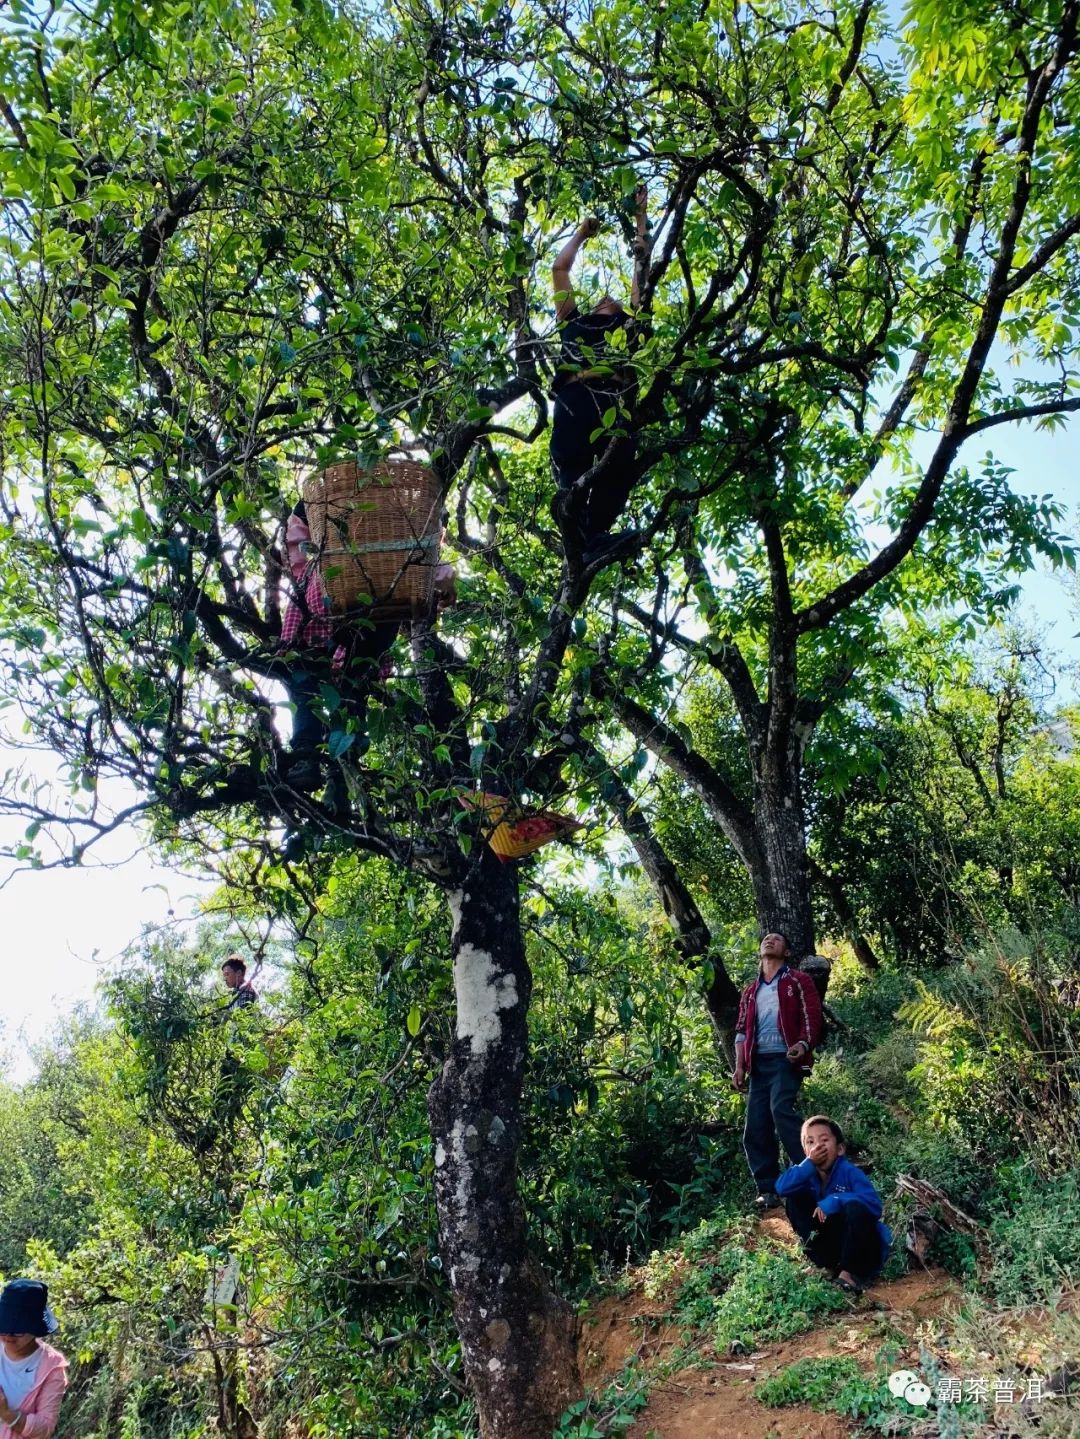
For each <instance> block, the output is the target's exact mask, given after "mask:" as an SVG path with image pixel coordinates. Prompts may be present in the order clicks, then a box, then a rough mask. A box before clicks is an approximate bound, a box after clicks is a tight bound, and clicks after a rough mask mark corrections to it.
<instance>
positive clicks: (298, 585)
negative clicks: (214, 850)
mask: <svg viewBox="0 0 1080 1439" xmlns="http://www.w3.org/2000/svg"><path fill="white" fill-rule="evenodd" d="M285 546H286V550H287V553H288V562H289V572H290V575H291V581H290V596H289V603H288V606H287V608H286V610H285V617H284V619H283V621H282V625H281V640H280V644H279V648H280V649H281V650H282V651H285V652H295V654H296V660H295V662H294V663H291V664H290V665H289V668H288V672H287V674H286V678H285V687H286V689H287V691H288V694H289V701H290V703H291V704H292V706H293V731H292V746H291V758H290V764H289V768H288V779H289V783H290V784H291V785H292V787H293V788H294V789H300V790H314V789H317V788H318V785H319V781H320V778H321V774H320V766H319V755H318V751H319V748H320V746H322V745H324V744H325V743H326V740H327V736H328V734H329V716H328V714H327V712H326V704H325V701H324V694H323V686H324V685H327V686H330V688H331V689H332V690H335V692H336V686H335V685H334V684H332V683H331V681H336V682H337V685H340V686H341V689H342V695H341V702H342V704H343V706H344V707H345V708H346V709H347V711H348V713H349V714H350V715H351V717H352V718H353V720H354V721H355V723H356V724H357V726H358V728H359V729H360V730H363V726H364V717H365V714H366V712H367V702H368V694H369V692H370V689H371V683H372V681H373V679H374V678H375V677H376V675H377V673H379V669H380V668H381V663H380V662H381V661H382V657H383V656H384V655H385V654H386V652H387V650H388V649H389V648H390V646H391V645H392V644H393V643H394V640H395V639H396V638H397V634H398V630H399V628H400V623H399V621H398V620H384V621H382V622H381V623H379V622H375V621H372V620H369V619H365V618H363V617H362V616H350V617H349V619H348V621H347V622H343V620H342V619H341V618H336V617H335V616H334V615H332V614H331V611H330V602H329V599H328V597H327V594H326V590H325V587H324V585H323V580H322V575H321V573H320V570H319V563H318V557H317V556H316V555H314V554H313V553H312V547H311V531H310V529H309V528H308V521H307V510H306V508H305V506H304V502H303V500H298V501H297V502H296V504H295V505H294V506H293V508H292V512H291V513H290V515H289V518H288V521H287V523H286V527H285ZM331 699H332V696H331ZM360 747H361V749H362V748H363V747H364V745H363V738H361V746H360Z"/></svg>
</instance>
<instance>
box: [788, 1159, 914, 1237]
mask: <svg viewBox="0 0 1080 1439" xmlns="http://www.w3.org/2000/svg"><path fill="white" fill-rule="evenodd" d="M776 1192H777V1194H779V1195H781V1196H783V1195H785V1194H809V1195H811V1196H812V1197H813V1199H814V1201H815V1203H816V1204H817V1207H818V1208H819V1209H820V1210H821V1212H822V1214H824V1215H826V1216H831V1215H833V1214H838V1213H839V1211H840V1209H841V1207H842V1206H843V1205H845V1204H861V1205H862V1206H863V1208H864V1209H869V1211H870V1213H871V1214H872V1215H873V1216H874V1218H875V1219H876V1220H877V1228H878V1238H879V1239H880V1240H881V1262H882V1264H884V1263H885V1260H886V1258H887V1257H888V1253H889V1248H890V1246H891V1244H892V1230H891V1229H890V1228H889V1226H888V1225H887V1224H886V1223H885V1221H884V1220H883V1219H882V1217H881V1215H882V1212H883V1207H882V1203H881V1195H880V1194H879V1193H878V1192H877V1190H876V1189H875V1188H874V1186H873V1185H872V1184H871V1183H870V1180H869V1179H868V1178H867V1177H866V1175H865V1174H864V1173H863V1172H862V1170H861V1169H860V1168H859V1167H858V1165H856V1164H852V1162H851V1160H850V1159H846V1158H845V1157H844V1155H842V1154H841V1155H840V1156H839V1157H838V1158H837V1161H836V1163H835V1164H834V1165H833V1167H832V1169H831V1170H830V1171H829V1177H828V1179H826V1180H822V1178H821V1175H820V1174H819V1173H818V1172H817V1169H816V1168H815V1167H814V1162H813V1160H812V1159H804V1160H803V1162H802V1163H801V1164H793V1165H792V1166H791V1168H790V1169H785V1170H784V1172H783V1174H781V1176H780V1178H779V1179H778V1180H777V1181H776Z"/></svg>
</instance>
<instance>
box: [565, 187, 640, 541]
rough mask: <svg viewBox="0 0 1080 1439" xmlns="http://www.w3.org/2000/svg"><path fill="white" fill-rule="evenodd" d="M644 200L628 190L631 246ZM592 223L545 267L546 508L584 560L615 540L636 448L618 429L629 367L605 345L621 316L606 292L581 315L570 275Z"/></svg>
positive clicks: (630, 383) (634, 298)
mask: <svg viewBox="0 0 1080 1439" xmlns="http://www.w3.org/2000/svg"><path fill="white" fill-rule="evenodd" d="M647 201H648V192H647V191H646V189H645V186H644V185H639V186H638V188H637V190H636V191H635V194H634V203H635V210H636V229H637V243H636V248H638V247H641V246H643V245H644V244H646V243H647V229H648V220H647V215H646V207H647ZM599 229H600V221H599V220H598V219H597V218H596V217H595V216H591V217H590V218H589V219H587V220H583V221H582V223H581V224H580V225H579V226H578V228H577V229H576V230H575V231H574V234H573V235H572V236H571V238H570V239H569V240H568V241H567V243H566V244H565V245H564V246H563V248H562V250H560V252H559V254H558V256H557V257H556V260H555V264H554V265H553V266H552V271H551V279H552V285H553V287H554V292H555V319H556V321H557V323H558V326H559V340H560V356H559V365H558V369H557V371H556V375H555V384H554V399H555V406H554V412H553V414H552V422H551V462H552V465H553V467H554V470H555V478H556V483H557V485H558V492H557V494H556V496H555V501H554V503H553V506H552V509H553V512H554V514H555V518H556V519H557V520H558V522H559V525H560V528H561V529H562V531H563V535H564V537H567V536H569V537H571V538H572V540H573V541H574V542H576V544H577V545H578V546H579V547H580V548H581V551H582V559H583V560H584V562H585V563H586V564H589V563H591V562H592V561H593V560H595V559H599V558H600V557H601V556H602V555H603V554H604V553H605V551H606V550H608V549H610V548H611V547H612V546H613V545H615V544H617V543H618V537H617V536H614V535H612V534H611V533H610V531H611V527H612V525H614V523H615V521H616V520H617V519H618V518H619V516H620V515H621V514H622V513H623V511H624V510H625V509H626V506H627V502H628V501H629V499H630V491H631V489H632V488H633V483H634V473H633V464H634V457H635V454H636V451H637V442H636V439H635V437H634V435H632V434H630V433H628V432H627V429H626V419H627V417H626V410H627V409H628V407H629V406H630V404H631V402H632V395H633V389H634V376H633V372H632V371H631V370H630V369H629V368H628V367H627V366H626V365H625V364H620V363H618V362H616V360H615V357H614V354H613V352H612V351H611V349H610V347H609V346H608V343H607V340H608V336H609V335H611V334H612V333H613V332H614V331H616V330H619V329H621V328H622V327H623V326H624V325H625V324H626V322H627V319H628V318H629V316H628V314H627V312H626V310H625V308H624V307H623V305H622V304H621V303H620V302H619V301H618V300H616V299H615V298H614V297H613V296H612V295H608V294H605V295H603V296H602V297H601V299H600V301H599V302H598V303H597V304H596V305H594V306H593V308H592V309H591V310H590V311H589V312H588V313H587V314H584V315H583V314H582V313H581V312H580V310H579V309H578V305H577V299H576V296H575V294H574V287H573V284H572V282H571V278H570V271H571V269H572V268H573V264H574V261H575V259H576V258H577V254H578V251H579V250H580V249H581V247H582V245H584V243H585V241H586V240H588V239H591V238H592V236H594V235H596V234H597V233H598V232H599ZM630 304H631V308H632V309H634V310H636V309H637V307H638V304H639V293H638V266H637V264H635V267H634V280H633V285H632V289H631V296H630ZM613 410H614V411H615V419H614V422H613V423H612V422H610V421H609V422H608V423H607V424H605V420H604V417H605V416H606V415H609V413H610V412H611V411H613Z"/></svg>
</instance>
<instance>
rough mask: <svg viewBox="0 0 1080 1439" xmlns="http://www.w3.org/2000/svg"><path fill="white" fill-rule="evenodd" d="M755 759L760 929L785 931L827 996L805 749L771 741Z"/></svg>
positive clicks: (754, 867) (753, 874) (796, 958)
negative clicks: (814, 898)
mask: <svg viewBox="0 0 1080 1439" xmlns="http://www.w3.org/2000/svg"><path fill="white" fill-rule="evenodd" d="M770 738H771V736H770ZM753 760H754V835H755V839H756V841H757V844H756V846H755V849H756V851H757V854H758V855H760V863H758V864H751V865H749V866H748V868H749V871H750V879H751V882H752V884H753V887H754V901H755V907H756V909H757V918H758V924H759V926H760V929H761V933H762V934H775V933H778V934H784V935H786V936H787V940H788V943H789V944H790V946H791V954H792V959H793V962H794V963H795V964H797V965H798V966H799V968H800V969H803V970H805V971H806V973H807V974H809V975H810V977H811V978H812V979H813V981H814V984H815V985H816V987H817V991H818V994H819V995H820V996H821V999H822V1001H824V999H825V994H826V991H827V990H828V987H829V971H830V968H831V966H830V964H829V961H828V960H827V959H825V958H824V957H823V956H822V955H819V954H816V953H815V942H814V916H813V908H812V906H811V903H810V856H809V854H808V853H807V848H806V825H805V820H804V816H803V804H802V754H801V749H800V747H799V744H798V741H797V738H796V737H793V738H792V740H791V741H790V742H789V743H788V744H786V745H785V746H784V747H783V749H782V750H781V751H780V753H774V752H773V750H772V746H767V747H765V748H764V750H763V752H759V754H757V755H754V756H753Z"/></svg>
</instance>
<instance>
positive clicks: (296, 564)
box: [285, 515, 311, 578]
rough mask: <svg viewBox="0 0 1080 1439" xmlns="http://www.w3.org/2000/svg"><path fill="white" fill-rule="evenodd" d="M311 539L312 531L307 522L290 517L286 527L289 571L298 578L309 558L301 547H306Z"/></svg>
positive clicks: (294, 516) (296, 516)
mask: <svg viewBox="0 0 1080 1439" xmlns="http://www.w3.org/2000/svg"><path fill="white" fill-rule="evenodd" d="M310 539H311V531H310V530H309V529H308V527H307V524H306V522H305V521H304V520H302V519H301V518H300V516H299V515H290V516H289V519H288V522H287V524H286V525H285V548H286V550H287V551H288V554H289V569H290V570H292V572H293V575H294V576H295V577H296V578H299V576H300V574H302V573H303V571H304V567H305V566H306V565H307V556H306V555H304V554H302V553H301V551H300V546H301V545H306V544H307V543H308V541H309V540H310ZM298 572H299V573H298Z"/></svg>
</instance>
